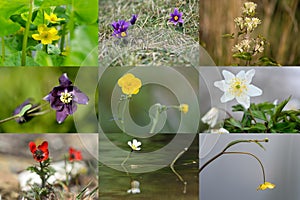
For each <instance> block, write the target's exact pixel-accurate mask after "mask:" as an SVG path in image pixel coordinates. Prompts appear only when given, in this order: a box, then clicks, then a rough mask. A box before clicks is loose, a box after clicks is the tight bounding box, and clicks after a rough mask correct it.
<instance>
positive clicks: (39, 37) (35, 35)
mask: <svg viewBox="0 0 300 200" xmlns="http://www.w3.org/2000/svg"><path fill="white" fill-rule="evenodd" d="M32 38H33V39H35V40H41V39H42V38H41V36H40V34H32Z"/></svg>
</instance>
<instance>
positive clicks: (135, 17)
mask: <svg viewBox="0 0 300 200" xmlns="http://www.w3.org/2000/svg"><path fill="white" fill-rule="evenodd" d="M137 17H138V16H137V15H136V14H133V15H132V17H131V19H130V24H131V25H134V24H135V22H136V20H137Z"/></svg>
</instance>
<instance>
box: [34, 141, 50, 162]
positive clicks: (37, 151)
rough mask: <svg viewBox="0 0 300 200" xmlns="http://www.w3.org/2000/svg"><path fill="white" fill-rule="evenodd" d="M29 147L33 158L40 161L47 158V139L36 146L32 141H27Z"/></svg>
mask: <svg viewBox="0 0 300 200" xmlns="http://www.w3.org/2000/svg"><path fill="white" fill-rule="evenodd" d="M29 149H30V151H31V153H32V155H33V158H34V159H35V160H36V161H38V162H42V161H44V160H47V159H48V158H49V150H48V142H47V141H44V142H43V143H42V144H41V145H39V146H38V147H36V144H35V143H34V142H29Z"/></svg>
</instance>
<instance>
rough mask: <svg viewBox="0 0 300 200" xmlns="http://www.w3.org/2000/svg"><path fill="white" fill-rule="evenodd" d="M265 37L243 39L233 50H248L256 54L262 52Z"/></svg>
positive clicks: (241, 51)
mask: <svg viewBox="0 0 300 200" xmlns="http://www.w3.org/2000/svg"><path fill="white" fill-rule="evenodd" d="M264 46H265V39H264V38H261V37H257V38H256V39H253V38H250V39H243V40H241V41H240V42H239V43H238V44H236V45H234V47H233V48H232V51H233V52H240V53H243V52H248V53H250V54H251V55H253V56H255V55H256V54H257V53H262V52H263V51H264V49H265V48H264Z"/></svg>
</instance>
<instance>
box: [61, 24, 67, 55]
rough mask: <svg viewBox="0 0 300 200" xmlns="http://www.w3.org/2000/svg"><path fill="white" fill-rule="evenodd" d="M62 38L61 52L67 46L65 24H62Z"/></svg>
mask: <svg viewBox="0 0 300 200" xmlns="http://www.w3.org/2000/svg"><path fill="white" fill-rule="evenodd" d="M61 34H62V35H61V40H60V52H63V51H64V47H65V34H66V25H65V24H63V25H62V33H61Z"/></svg>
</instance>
